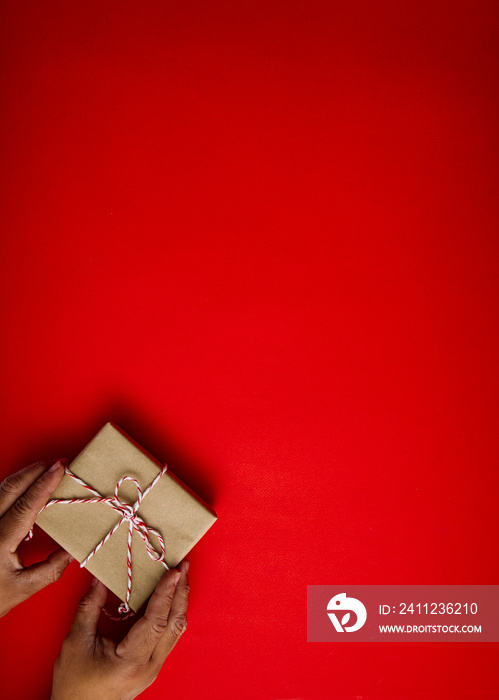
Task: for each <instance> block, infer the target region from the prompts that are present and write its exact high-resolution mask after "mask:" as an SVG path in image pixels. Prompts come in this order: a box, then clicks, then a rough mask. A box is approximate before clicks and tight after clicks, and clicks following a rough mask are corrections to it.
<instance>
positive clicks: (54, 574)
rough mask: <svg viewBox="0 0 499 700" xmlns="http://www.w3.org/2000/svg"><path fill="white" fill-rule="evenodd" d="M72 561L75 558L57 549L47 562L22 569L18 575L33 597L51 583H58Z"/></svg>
mask: <svg viewBox="0 0 499 700" xmlns="http://www.w3.org/2000/svg"><path fill="white" fill-rule="evenodd" d="M72 559H73V557H72V556H71V555H70V554H69V553H68V552H66V551H65V550H64V549H57V550H56V551H55V552H52V554H49V556H48V557H47V558H46V559H45V561H41V562H39V563H38V564H32V565H31V566H28V567H26V568H25V569H22V570H21V571H20V572H19V574H18V575H19V578H20V579H22V582H23V585H24V586H25V587H26V590H27V591H29V594H28V595H33V593H36V592H37V591H41V590H42V588H45V586H48V585H49V583H54V582H55V581H58V580H59V579H60V578H61V576H62V574H63V573H64V570H65V568H66V567H67V565H68V564H69V562H70V561H72Z"/></svg>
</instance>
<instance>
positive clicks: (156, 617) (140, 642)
mask: <svg viewBox="0 0 499 700" xmlns="http://www.w3.org/2000/svg"><path fill="white" fill-rule="evenodd" d="M180 575H181V574H180V572H179V571H178V570H177V569H170V570H169V571H167V572H166V573H165V574H164V576H163V577H162V578H161V580H160V582H159V583H158V585H157V586H156V590H155V591H154V593H153V594H152V596H151V598H150V600H149V603H148V604H147V608H146V612H145V614H144V617H142V618H141V619H140V620H139V621H138V622H136V623H135V624H134V626H133V627H132V628H131V630H130V631H129V632H128V634H127V636H126V637H125V639H123V641H122V642H120V643H119V644H118V647H117V649H116V654H117V655H118V656H121V657H122V658H124V659H127V660H130V661H135V662H137V663H138V664H141V663H146V662H147V661H149V659H150V658H151V656H152V653H153V651H154V649H155V647H156V645H157V643H158V642H159V640H160V639H161V637H162V636H163V635H164V634H165V632H166V628H167V626H168V615H169V612H170V608H171V605H172V601H173V596H174V594H175V588H176V586H177V582H178V579H179V578H180Z"/></svg>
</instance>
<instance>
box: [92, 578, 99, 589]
mask: <svg viewBox="0 0 499 700" xmlns="http://www.w3.org/2000/svg"><path fill="white" fill-rule="evenodd" d="M98 583H99V579H98V578H96V577H95V576H94V577H93V579H92V586H91V588H95V587H96V585H97V584H98Z"/></svg>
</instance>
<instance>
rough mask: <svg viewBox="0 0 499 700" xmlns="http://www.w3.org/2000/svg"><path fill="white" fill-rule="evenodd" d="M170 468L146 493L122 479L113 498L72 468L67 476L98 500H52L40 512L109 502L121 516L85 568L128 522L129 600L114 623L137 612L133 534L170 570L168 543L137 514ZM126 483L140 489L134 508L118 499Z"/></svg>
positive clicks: (154, 481) (127, 597) (126, 477)
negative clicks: (132, 597)
mask: <svg viewBox="0 0 499 700" xmlns="http://www.w3.org/2000/svg"><path fill="white" fill-rule="evenodd" d="M167 469H168V467H167V465H166V464H165V465H163V467H162V468H161V471H160V472H159V474H157V475H156V476H155V478H154V479H153V481H152V482H151V483H150V484H149V486H147V488H146V489H144V491H142V489H141V487H140V484H139V482H138V481H137V480H136V479H134V478H133V477H132V476H123V477H122V478H121V479H120V480H119V481H118V483H117V484H116V487H115V489H114V496H102V495H101V494H100V493H99V492H98V491H96V490H95V489H94V488H92V486H90V485H89V484H87V483H86V481H83V479H81V478H80V477H79V476H77V475H76V474H74V473H73V472H72V471H71V469H69V467H65V473H66V474H67V475H68V476H70V477H71V478H72V479H74V480H75V481H77V482H78V483H79V484H80V485H81V486H83V487H84V488H86V489H87V490H88V491H90V492H91V493H92V494H93V495H94V496H95V498H54V499H53V500H51V501H49V502H48V503H46V504H45V506H44V507H43V508H42V509H41V510H40V513H41V512H42V511H43V510H45V508H48V507H49V506H53V505H59V504H61V505H62V504H71V503H107V505H108V506H110V507H111V508H112V509H113V510H115V511H116V512H117V513H119V514H120V515H121V519H120V520H119V522H118V523H117V524H116V525H115V526H114V527H113V528H112V530H110V531H109V532H108V533H107V535H105V536H104V537H103V538H102V540H101V541H100V542H99V543H98V544H97V545H96V546H95V547H94V548H93V549H92V551H91V552H90V554H88V555H87V556H86V557H85V559H84V560H83V561H82V562H81V563H80V567H83V566H85V565H86V564H87V563H88V561H89V560H90V559H91V558H92V557H93V556H94V554H96V553H97V552H98V551H99V549H100V548H101V547H102V546H103V545H105V544H106V542H107V541H108V540H109V538H110V537H111V536H112V535H114V533H115V532H116V530H117V529H118V528H119V527H120V525H121V524H122V523H124V522H127V523H128V542H127V590H126V597H125V602H124V603H121V605H120V606H119V608H118V612H119V613H120V614H121V617H120V618H114V617H112V615H109V613H107V614H108V616H109V617H111V619H114V620H116V619H117V620H124V619H126V618H127V617H130V616H131V615H134V612H133V611H132V610H130V605H129V602H130V593H131V590H132V534H133V531H134V530H135V532H136V533H137V534H138V535H140V537H141V538H142V540H143V542H144V544H145V546H146V551H147V553H148V554H149V556H150V557H151V559H152V560H153V561H157V562H159V563H160V564H162V565H163V566H164V567H165V569H168V568H169V567H168V565H167V563H166V561H165V542H164V540H163V537H162V536H161V533H159V532H158V531H157V530H155V529H154V528H152V527H150V526H149V525H148V524H147V523H145V522H144V520H142V518H141V517H140V515H138V514H137V511H138V509H139V507H140V504H141V503H142V500H143V499H144V498H145V497H146V496H147V494H148V493H149V491H150V490H151V489H152V488H154V486H155V485H156V484H157V482H158V481H159V479H160V478H161V477H162V476H163V474H165V473H166V471H167ZM125 481H131V482H133V483H134V484H135V486H136V487H137V500H136V501H135V503H134V504H133V505H132V504H130V503H127V502H126V501H122V500H121V498H120V497H119V495H118V493H119V490H120V487H121V485H122V484H123V483H124V482H125ZM151 535H154V536H155V537H156V539H157V540H158V542H159V548H160V551H159V552H158V550H157V549H155V548H154V547H153V545H152V544H151V540H150V536H151ZM32 536H33V528H31V530H30V531H29V533H28V536H27V537H26V539H27V540H30V539H31V537H32Z"/></svg>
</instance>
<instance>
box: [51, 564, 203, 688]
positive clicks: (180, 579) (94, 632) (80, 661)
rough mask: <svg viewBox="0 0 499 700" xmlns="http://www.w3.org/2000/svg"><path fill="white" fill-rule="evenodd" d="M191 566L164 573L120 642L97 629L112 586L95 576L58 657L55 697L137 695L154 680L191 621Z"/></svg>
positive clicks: (55, 668) (54, 686)
mask: <svg viewBox="0 0 499 700" xmlns="http://www.w3.org/2000/svg"><path fill="white" fill-rule="evenodd" d="M188 568H189V562H187V561H184V562H182V564H181V566H180V569H181V571H180V572H179V571H178V570H177V569H170V570H169V571H167V572H166V573H165V574H164V576H163V578H162V579H161V580H160V582H159V583H158V585H157V586H156V590H155V592H154V593H153V594H152V596H151V598H150V600H149V603H148V605H147V609H146V612H145V614H144V617H142V618H141V619H140V620H138V621H137V622H136V623H135V625H134V626H133V627H132V628H131V629H130V631H129V632H128V634H127V635H126V637H125V638H124V639H123V640H122V641H121V642H120V643H119V644H116V643H115V642H113V641H111V640H110V639H106V638H105V637H102V636H101V635H100V633H99V631H98V625H99V619H100V615H101V611H102V608H103V607H104V605H105V603H106V600H107V594H108V590H107V588H106V587H105V586H104V584H102V583H100V582H99V581H97V579H94V581H93V584H92V587H91V588H90V590H89V591H88V592H87V594H86V595H85V596H84V597H83V598H82V600H81V601H80V604H79V606H78V610H77V612H76V616H75V618H74V621H73V624H72V626H71V629H70V631H69V634H68V636H67V637H66V639H65V640H64V643H63V645H62V651H61V653H60V655H59V657H58V658H57V661H56V662H55V667H54V683H53V688H52V698H51V700H95V698H99V700H132V698H136V697H137V695H139V693H141V692H142V691H143V690H145V689H146V688H147V687H148V686H149V685H151V683H152V682H153V681H154V680H155V678H156V676H157V675H158V673H159V671H160V669H161V666H162V665H163V663H164V661H165V659H166V657H167V656H168V654H169V653H170V652H171V650H172V649H173V647H174V646H175V644H176V643H177V642H178V640H179V639H180V637H181V635H182V633H183V632H184V631H185V629H186V626H187V617H186V616H187V599H188V594H189V582H188V578H187V570H188Z"/></svg>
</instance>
